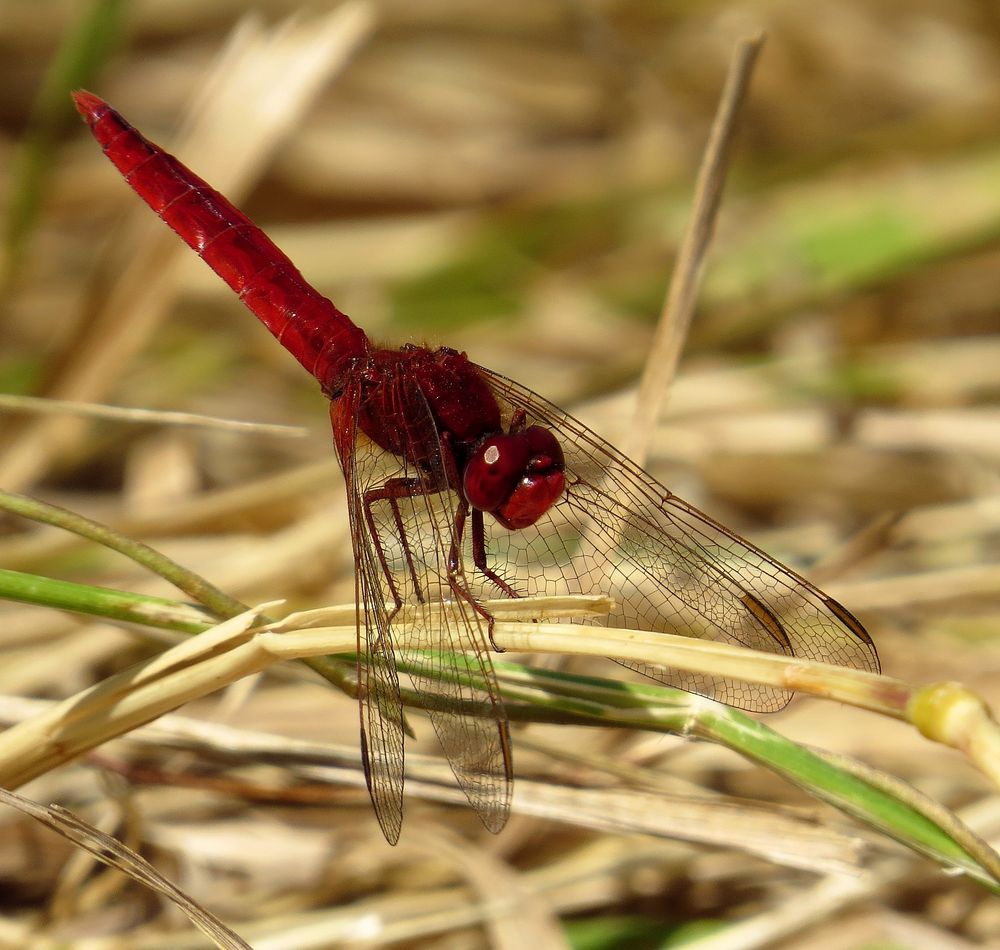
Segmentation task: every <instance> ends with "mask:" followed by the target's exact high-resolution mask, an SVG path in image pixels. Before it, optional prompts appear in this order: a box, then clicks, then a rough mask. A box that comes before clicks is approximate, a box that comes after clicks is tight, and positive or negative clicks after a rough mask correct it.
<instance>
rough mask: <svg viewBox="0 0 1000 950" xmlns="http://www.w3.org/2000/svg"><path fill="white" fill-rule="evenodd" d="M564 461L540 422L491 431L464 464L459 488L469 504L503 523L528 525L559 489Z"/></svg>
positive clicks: (550, 503)
mask: <svg viewBox="0 0 1000 950" xmlns="http://www.w3.org/2000/svg"><path fill="white" fill-rule="evenodd" d="M564 468H565V463H564V460H563V453H562V449H561V448H560V446H559V442H558V440H557V439H556V437H555V436H554V435H553V434H552V433H551V432H549V430H548V429H544V428H542V427H541V426H528V427H527V428H526V429H521V430H520V431H517V432H510V433H506V434H505V433H501V434H499V435H492V436H490V437H489V438H487V439H484V440H483V441H482V442H480V443H479V445H477V446H476V447H475V448H474V449H473V450H472V453H471V454H470V456H469V459H468V461H467V462H466V465H465V476H464V478H463V488H464V490H465V497H466V498H467V499H468V500H469V504H470V505H472V507H473V508H478V509H479V510H480V511H488V512H489V513H490V514H492V515H493V517H495V518H496V519H497V521H499V522H500V524H502V525H503V526H504V527H505V528H510V529H511V530H515V531H516V530H518V529H520V528H527V527H529V526H530V525H533V524H534V523H535V522H536V521H537V520H538V519H539V518H541V516H542V515H544V514H545V512H546V511H548V510H549V509H550V508H551V507H552V506H553V505H554V504H555V503H556V502H557V501H558V500H559V496H560V495H562V493H563V489H564V488H565V487H566V476H565V475H564V473H563V470H564Z"/></svg>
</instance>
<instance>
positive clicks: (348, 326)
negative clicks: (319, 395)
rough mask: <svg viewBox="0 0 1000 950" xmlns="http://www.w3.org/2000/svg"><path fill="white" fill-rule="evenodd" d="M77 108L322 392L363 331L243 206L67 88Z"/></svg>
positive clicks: (127, 173)
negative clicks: (303, 274) (308, 278)
mask: <svg viewBox="0 0 1000 950" xmlns="http://www.w3.org/2000/svg"><path fill="white" fill-rule="evenodd" d="M73 99H74V101H75V102H76V107H77V109H78V110H79V112H80V114H81V115H82V116H83V117H84V119H85V120H86V122H87V124H88V125H89V126H90V129H91V131H92V132H93V133H94V137H95V138H96V139H97V141H98V142H99V143H100V144H101V147H102V148H103V149H104V153H105V154H106V155H107V156H108V158H109V159H111V161H112V163H113V164H114V165H115V167H116V168H117V169H118V170H119V171H120V172H121V173H122V175H123V176H124V178H125V180H126V181H127V182H128V183H129V184H130V185H131V186H132V188H134V189H135V191H136V193H137V194H138V195H139V197H141V198H142V199H143V201H145V202H146V204H148V205H149V206H150V208H152V209H153V210H154V211H155V212H156V213H157V214H158V215H159V216H160V217H161V218H162V219H163V220H164V221H165V222H166V223H167V224H168V225H169V226H170V227H171V228H173V230H174V231H176V232H177V233H178V234H179V235H180V236H181V238H183V240H184V241H185V242H186V243H187V245H188V246H189V247H191V248H192V249H193V250H194V251H195V252H196V253H197V254H198V256H199V257H201V259H202V260H204V261H205V263H206V264H208V266H209V267H211V268H212V270H214V271H215V272H216V273H217V274H218V275H219V276H220V277H221V278H222V279H223V280H224V281H225V282H226V283H227V284H228V285H229V286H230V287H232V289H233V290H234V291H236V293H237V294H238V295H239V298H240V300H242V301H243V303H244V304H246V306H247V307H248V308H249V309H250V310H251V311H252V312H253V313H254V314H255V315H256V316H257V317H258V318H259V319H260V321H261V322H262V323H263V324H264V325H265V326H266V327H267V328H268V329H269V330H270V331H271V333H273V334H274V336H275V337H276V338H277V340H278V342H279V343H281V344H282V346H284V347H285V348H286V349H287V350H288V351H289V352H290V353H291V354H292V355H293V356H294V357H295V358H296V359H297V360H298V361H299V362H300V363H301V364H302V365H303V366H304V367H305V368H306V369H307V370H309V372H310V373H312V374H313V376H315V377H316V378H317V379H318V380H319V381H320V384H321V385H322V386H323V387H324V389H325V390H326V391H327V392H330V391H331V389H333V388H335V386H336V382H337V380H338V378H339V377H340V375H341V373H342V371H343V369H344V368H345V366H346V364H347V362H348V361H349V360H351V359H353V358H354V357H356V356H358V355H360V354H361V353H363V352H364V351H365V350H366V349H367V337H366V336H365V334H364V332H363V331H362V330H361V329H360V327H357V326H355V325H354V323H352V322H351V320H350V318H349V317H347V316H346V315H345V314H343V313H341V312H340V311H339V310H338V309H337V308H336V307H335V306H334V305H333V304H332V303H331V302H330V301H329V300H327V298H326V297H324V296H322V294H320V293H318V292H317V291H316V290H314V289H313V288H312V287H311V286H310V285H309V284H308V283H307V282H306V280H305V278H304V277H303V276H302V274H301V273H299V271H298V269H297V268H296V267H295V265H294V264H293V263H292V262H291V261H290V260H289V259H288V257H287V256H286V255H285V254H284V253H283V252H282V251H281V250H280V249H279V248H278V247H277V245H275V244H274V242H273V241H271V239H270V238H269V237H268V236H267V235H266V234H265V233H264V232H263V231H261V230H260V228H258V227H257V226H256V225H255V224H254V223H253V222H252V221H251V220H250V219H249V218H248V217H247V216H246V215H245V214H243V212H242V211H240V210H239V209H238V208H236V207H235V206H234V205H232V204H231V203H230V202H229V201H228V200H227V199H226V198H225V197H223V196H222V195H221V194H219V192H217V191H216V190H215V189H214V188H212V187H211V186H210V185H208V184H207V183H206V182H205V181H203V180H202V179H201V178H199V177H198V176H197V175H196V174H195V173H194V172H192V171H191V170H190V169H189V168H187V167H186V166H185V165H183V164H182V163H181V162H179V161H178V160H177V159H176V158H174V156H173V155H170V154H169V153H168V152H165V151H164V150H163V149H162V148H160V147H159V146H158V145H156V144H155V143H153V142H150V141H149V140H148V139H147V138H145V137H144V136H143V135H142V134H141V133H140V132H138V131H137V130H136V129H135V128H133V127H132V126H131V125H130V124H129V123H128V122H127V121H126V120H125V119H123V118H122V116H121V115H119V113H118V112H116V111H115V110H114V109H112V108H111V106H109V105H108V104H107V103H106V102H104V101H103V100H102V99H100V98H98V97H97V96H95V95H92V94H91V93H89V92H76V93H74V94H73Z"/></svg>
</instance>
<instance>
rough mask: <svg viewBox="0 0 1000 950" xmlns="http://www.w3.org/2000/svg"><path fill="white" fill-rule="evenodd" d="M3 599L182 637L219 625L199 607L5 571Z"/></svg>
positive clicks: (0, 580)
mask: <svg viewBox="0 0 1000 950" xmlns="http://www.w3.org/2000/svg"><path fill="white" fill-rule="evenodd" d="M0 598H3V599H4V600H15V601H18V602H19V603H22V604H37V605H38V606H43V607H52V608H54V609H57V610H72V611H74V612H76V613H84V614H91V615H93V616H97V617H104V618H106V619H107V620H117V621H119V622H123V623H140V624H145V625H146V626H148V627H159V628H160V629H163V630H176V631H179V632H180V633H201V632H202V631H203V630H207V629H208V628H209V627H211V626H213V625H214V622H215V621H214V620H213V618H212V617H211V616H210V615H208V614H207V613H205V612H204V611H201V610H199V609H198V608H197V607H193V606H191V605H190V604H180V603H178V602H177V601H175V600H168V599H166V598H164V597H152V596H149V595H147V594H136V593H133V592H132V591H123V590H113V589H111V588H108V587H95V586H94V585H92V584H75V583H73V582H72V581H61V580H54V579H53V578H51V577H42V576H41V575H39V574H25V573H23V572H22V571H8V570H4V569H3V568H0Z"/></svg>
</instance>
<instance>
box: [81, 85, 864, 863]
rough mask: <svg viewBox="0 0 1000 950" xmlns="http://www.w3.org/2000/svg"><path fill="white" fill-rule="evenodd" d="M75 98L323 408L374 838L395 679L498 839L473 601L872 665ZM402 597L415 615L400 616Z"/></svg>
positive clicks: (454, 354)
mask: <svg viewBox="0 0 1000 950" xmlns="http://www.w3.org/2000/svg"><path fill="white" fill-rule="evenodd" d="M74 100H75V103H76V107H77V109H78V111H79V112H80V114H81V115H82V117H83V119H84V120H85V122H86V123H87V125H88V126H89V127H90V130H91V131H92V133H93V134H94V136H95V137H96V139H97V141H98V143H99V144H100V146H101V147H102V149H103V150H104V153H105V155H106V156H107V157H108V158H109V159H110V160H111V162H112V163H113V164H114V165H115V167H116V168H117V169H118V171H119V172H120V173H121V174H122V175H123V177H124V178H125V180H126V181H127V182H128V184H129V185H131V187H132V188H133V189H134V190H135V191H136V193H137V194H138V195H139V197H140V198H142V199H143V201H145V202H146V203H147V204H148V205H149V207H150V208H152V210H153V211H154V212H156V214H157V215H159V216H160V218H161V219H162V220H163V221H164V222H165V223H166V224H167V225H169V226H170V227H171V228H172V229H173V230H174V231H175V232H177V234H178V235H179V236H180V237H181V238H182V239H183V240H184V241H185V242H186V243H187V244H188V246H189V247H191V248H192V249H193V250H194V251H195V252H196V253H197V254H198V256H199V257H201V259H202V260H203V261H204V262H205V263H206V264H208V266H209V267H211V268H212V270H214V271H215V272H216V274H218V275H219V277H221V278H222V280H223V281H225V282H226V283H227V284H228V285H229V286H230V287H231V288H232V289H233V291H235V293H236V294H237V295H238V296H239V299H240V300H241V301H242V302H243V303H244V304H245V305H246V306H247V307H248V308H249V309H250V310H251V311H252V312H253V313H254V314H255V315H256V316H257V317H258V318H259V319H260V321H261V322H262V323H263V324H264V325H265V326H266V327H267V329H268V330H270V332H271V333H272V334H273V335H274V336H275V337H276V338H277V340H278V342H279V343H281V344H282V345H283V346H284V347H285V348H286V349H287V350H288V351H289V352H290V353H291V354H292V356H294V357H295V358H296V359H297V360H298V361H299V363H301V364H302V366H303V367H304V368H305V369H306V370H308V371H309V372H310V373H311V374H312V375H313V376H314V377H315V378H316V380H317V381H318V382H319V385H320V388H321V390H322V392H323V393H324V395H325V396H326V397H327V398H328V399H329V400H330V421H331V424H332V429H333V442H334V446H335V448H336V452H337V455H338V457H339V460H340V464H341V467H342V469H343V473H344V479H345V482H346V487H347V508H348V516H349V519H350V527H351V537H352V545H353V553H354V562H355V594H356V602H357V630H358V633H357V636H358V651H357V657H358V659H357V694H358V705H359V710H360V720H361V752H362V761H363V764H364V771H365V778H366V782H367V786H368V790H369V793H370V796H371V800H372V803H373V805H374V808H375V814H376V816H377V819H378V822H379V824H380V826H381V828H382V831H383V833H384V835H385V837H386V839H387V840H388V841H389V842H390V843H393V844H394V843H395V842H396V841H397V840H398V838H399V834H400V830H401V826H402V818H403V772H404V735H405V732H406V723H405V720H404V715H403V703H402V698H401V691H400V669H402V670H403V671H404V672H405V675H407V676H408V677H409V683H410V686H411V687H412V689H414V690H415V691H416V693H417V694H418V696H419V698H420V703H419V705H421V706H422V707H423V708H424V709H425V710H426V711H427V712H428V714H429V717H430V719H431V722H432V724H433V726H434V730H435V732H436V734H437V736H438V739H439V741H440V743H441V746H442V748H443V751H444V753H445V755H446V757H447V759H448V762H449V764H450V765H451V768H452V771H453V772H454V774H455V778H456V780H457V782H458V784H459V786H460V787H461V789H462V790H463V792H464V793H465V796H466V797H467V798H468V800H469V802H470V804H471V805H472V807H473V809H474V810H475V811H476V813H477V814H478V815H479V817H480V819H481V820H482V822H483V824H484V825H485V826H486V827H487V828H488V829H489V830H490V831H494V832H497V831H499V830H500V829H501V828H502V827H503V825H504V823H505V822H506V820H507V817H508V815H509V812H510V803H511V794H512V783H513V763H512V753H511V737H510V728H509V723H508V719H507V716H506V714H505V712H504V705H503V699H502V696H501V692H500V688H499V685H498V682H497V675H496V672H495V670H494V667H493V663H492V659H491V654H492V653H493V652H494V651H495V650H496V649H497V645H496V644H495V643H494V642H493V637H492V633H493V616H492V614H491V613H490V611H489V609H488V607H487V606H486V605H487V602H488V601H489V600H490V599H491V598H519V597H529V596H538V595H545V594H573V593H577V594H579V593H584V594H585V593H593V592H594V591H601V592H604V593H609V594H610V595H611V596H612V597H613V598H614V607H613V609H612V612H611V614H610V615H609V616H608V617H602V618H601V622H602V623H605V624H608V625H610V626H615V627H621V628H628V629H640V630H644V631H648V632H662V633H669V634H682V635H686V636H694V637H700V638H704V639H707V640H713V641H718V642H723V643H731V644H737V645H741V646H744V647H748V648H751V649H754V650H763V651H766V652H770V653H774V654H778V655H784V656H789V657H802V658H808V659H812V660H820V661H825V662H830V663H836V664H839V665H841V666H847V667H852V668H855V669H860V670H869V671H872V672H878V671H879V660H878V655H877V652H876V650H875V645H874V643H873V641H872V638H871V636H870V635H869V634H868V632H867V631H866V629H865V628H864V627H863V626H862V624H861V623H860V621H858V620H857V618H856V617H855V616H854V615H853V614H852V613H851V612H850V611H849V610H848V609H847V608H846V607H844V606H843V605H842V604H840V603H838V602H837V601H836V600H834V599H833V598H832V597H830V596H828V595H827V594H825V593H823V592H822V591H821V590H819V589H818V588H817V587H815V586H814V585H813V584H811V583H810V582H809V581H808V580H806V579H805V578H804V577H802V576H801V575H800V574H798V573H796V572H795V571H794V570H792V569H791V568H789V567H786V566H785V565H784V564H781V563H780V562H778V561H777V560H775V559H774V558H772V557H770V556H768V555H767V554H765V553H764V552H763V551H762V550H760V549H759V548H757V547H755V546H754V545H753V544H751V543H750V542H749V541H746V540H744V539H743V538H741V537H739V536H738V535H737V534H735V533H734V532H732V531H730V530H729V529H728V528H726V527H724V526H723V525H721V524H720V523H718V522H717V521H715V520H714V519H713V518H711V517H710V516H708V515H707V514H705V513H703V512H701V511H699V510H698V509H697V508H695V507H694V506H693V505H691V504H688V503H687V502H686V501H683V500H682V499H681V498H679V497H678V496H677V495H675V494H674V493H673V492H671V491H670V490H669V489H668V488H666V487H665V486H663V485H662V484H660V483H659V482H658V481H657V480H656V479H655V478H653V476H652V475H650V474H648V473H647V472H645V471H644V470H643V469H642V468H640V467H639V466H638V465H636V464H635V463H634V462H632V461H631V460H630V459H628V458H627V457H626V456H624V455H623V454H622V453H621V452H619V451H618V450H617V449H615V448H614V447H613V446H612V445H610V444H609V443H608V442H606V441H605V440H603V439H602V438H600V437H599V436H598V435H596V434H595V433H594V432H592V431H591V430H590V429H589V428H587V426H585V425H584V424H583V423H581V422H580V421H578V420H577V419H575V418H573V416H571V415H569V414H568V413H566V412H564V411H563V410H561V409H559V408H558V407H557V406H555V405H553V404H552V403H551V402H549V401H548V400H546V399H544V398H543V397H541V396H539V395H538V394H536V393H534V392H532V391H531V390H530V389H527V388H526V387H524V386H522V385H520V384H519V383H517V382H514V381H513V380H511V379H508V378H506V377H504V376H502V375H500V374H499V373H495V372H493V371H491V370H489V369H487V368H485V367H483V366H480V365H477V364H476V363H474V362H472V361H471V360H470V359H469V357H468V355H467V354H466V353H464V352H459V351H457V350H455V349H452V348H449V347H439V348H436V349H430V348H428V347H425V346H418V345H415V344H412V343H408V344H405V345H403V346H401V347H398V348H397V347H385V346H380V345H378V344H376V343H374V342H372V341H371V340H370V339H369V338H368V336H367V335H366V334H365V332H364V331H363V330H362V329H361V328H360V327H359V326H357V325H356V324H355V323H354V322H353V321H352V320H351V319H350V318H349V317H348V316H346V315H345V314H344V313H342V312H341V311H340V310H338V309H337V307H336V306H334V304H333V303H332V302H331V301H330V300H328V299H327V298H326V297H324V296H322V295H321V294H320V293H318V292H317V291H316V290H315V289H314V288H313V287H312V286H310V284H309V283H308V282H307V281H306V280H305V278H304V277H303V276H302V274H301V273H300V272H299V271H298V270H297V269H296V267H295V265H294V264H293V263H292V262H291V260H290V259H289V258H288V257H287V256H286V255H285V254H284V253H283V252H282V251H281V250H279V249H278V247H277V246H276V245H275V244H274V243H273V242H272V241H271V240H270V239H269V238H268V237H267V235H266V234H264V232H263V231H262V230H261V229H260V228H258V227H257V226H256V225H255V224H254V223H253V222H252V221H251V220H250V219H249V218H248V217H247V216H246V215H245V214H243V213H242V212H241V211H239V210H238V209H237V208H236V207H235V206H234V205H233V204H231V203H230V202H229V201H228V200H227V199H226V198H225V197H223V196H222V195H221V194H220V193H219V192H217V191H215V190H214V189H213V188H212V187H211V186H210V185H209V184H207V183H206V182H205V181H204V180H202V179H201V178H199V177H198V176H197V175H196V174H195V173H194V172H192V171H191V170H190V169H188V168H187V167H185V166H184V165H183V164H182V163H181V162H180V161H179V160H178V159H177V158H175V157H174V156H172V155H170V154H169V153H168V152H166V151H165V150H163V149H162V148H160V147H159V146H158V145H155V144H154V143H152V142H151V141H149V140H148V139H146V138H145V137H144V136H143V135H142V134H140V133H139V132H138V131H137V130H136V129H135V128H134V127H133V126H132V125H131V124H129V123H128V122H127V121H126V120H125V119H124V118H123V117H122V116H121V115H120V114H119V113H118V112H116V111H115V110H114V109H113V108H112V107H111V106H109V105H108V104H107V103H106V102H104V101H103V100H102V99H100V98H99V97H97V96H95V95H93V94H92V93H89V92H86V91H78V92H76V93H74ZM414 604H416V605H423V606H424V609H423V610H417V611H416V612H413V611H410V610H407V611H405V612H404V610H403V608H404V606H406V605H414ZM404 613H405V618H406V620H405V631H404V630H403V619H402V618H403V616H404ZM404 634H405V635H404ZM581 635H585V634H581ZM470 644H472V645H474V647H475V649H474V650H471V651H470V650H469V649H468V647H469V645H470ZM459 655H462V656H464V657H465V658H466V664H467V665H466V666H462V667H459V666H458V665H457V662H456V657H457V656H459ZM469 657H471V660H470V659H468V658H469ZM620 662H623V665H625V666H628V667H630V668H632V669H633V670H636V671H637V672H639V673H642V674H644V675H646V676H648V677H650V678H652V679H654V680H656V681H658V682H660V683H663V684H665V685H668V686H674V687H680V688H681V689H685V690H688V691H691V692H694V693H697V694H700V695H703V696H706V697H709V698H712V699H717V700H720V701H722V702H725V703H728V704H729V705H732V706H736V707H738V708H741V709H746V710H751V711H761V712H764V711H774V710H777V709H780V708H781V707H783V706H784V705H785V704H786V703H787V702H788V700H789V698H790V694H789V693H788V692H787V691H785V690H782V689H780V688H777V687H770V686H760V685H751V684H747V683H744V682H740V681H738V680H735V679H733V678H729V677H723V676H713V675H708V674H696V673H690V672H685V671H682V670H676V669H671V668H668V667H662V666H656V665H652V664H645V663H631V662H625V661H620ZM468 664H471V674H472V675H469V674H470V668H469V665H468Z"/></svg>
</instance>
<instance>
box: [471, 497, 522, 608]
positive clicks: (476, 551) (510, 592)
mask: <svg viewBox="0 0 1000 950" xmlns="http://www.w3.org/2000/svg"><path fill="white" fill-rule="evenodd" d="M472 563H473V564H475V565H476V569H477V570H478V571H479V573H480V574H482V575H483V577H486V578H488V579H489V580H490V581H491V582H492V583H493V584H495V585H496V586H497V587H498V588H500V590H501V591H502V592H503V593H504V594H506V595H507V596H508V597H520V596H521V595H520V594H519V593H518V592H517V591H516V590H514V588H513V587H511V586H510V584H508V583H507V582H506V581H505V580H504V579H503V578H502V577H501V576H500V575H499V574H497V572H496V571H494V570H493V569H492V568H490V566H489V564H487V563H486V530H485V527H484V525H483V513H482V512H481V511H479V510H474V511H473V512H472Z"/></svg>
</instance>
